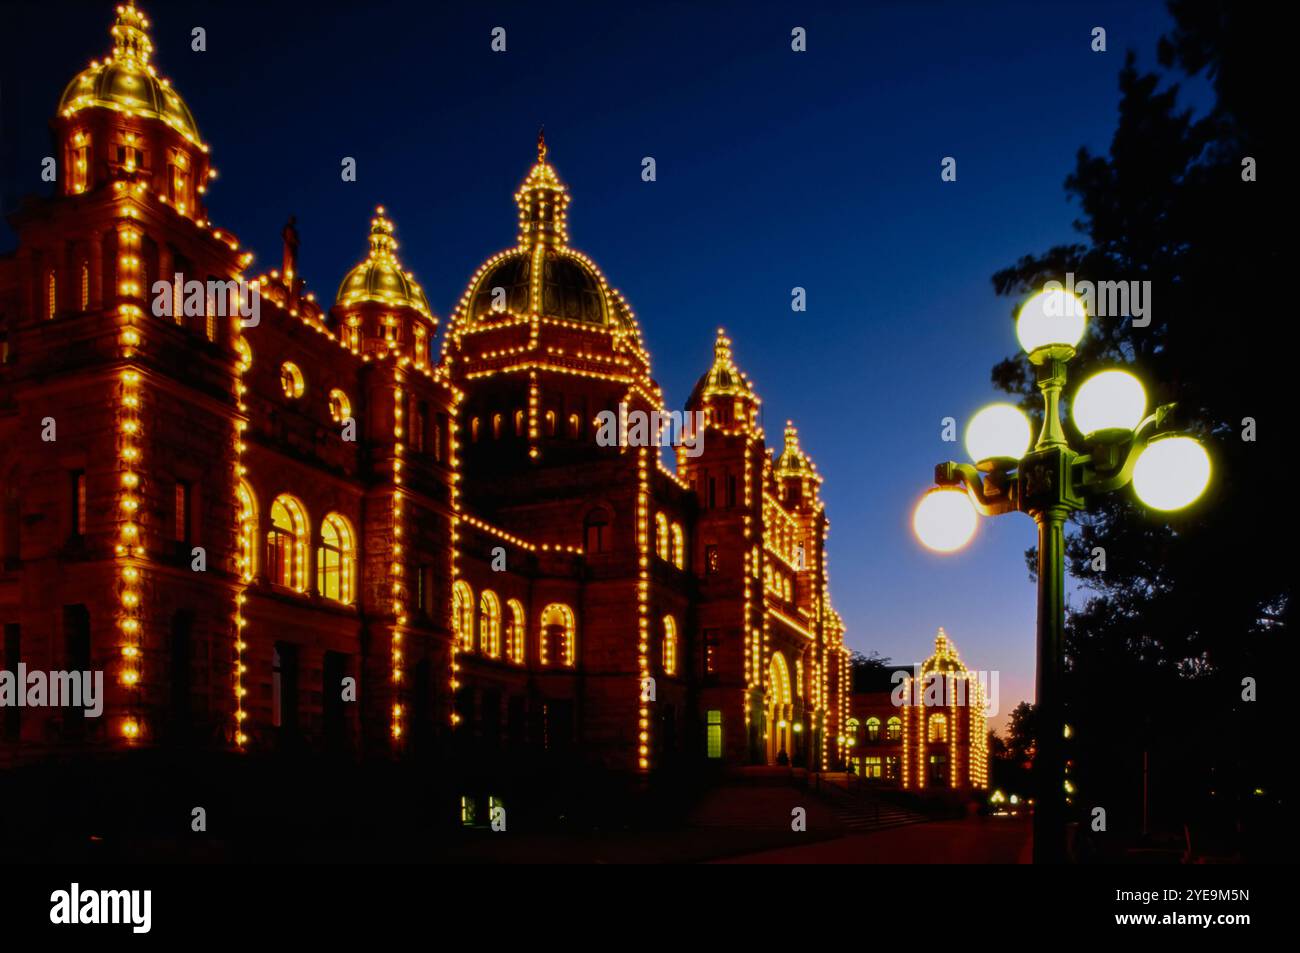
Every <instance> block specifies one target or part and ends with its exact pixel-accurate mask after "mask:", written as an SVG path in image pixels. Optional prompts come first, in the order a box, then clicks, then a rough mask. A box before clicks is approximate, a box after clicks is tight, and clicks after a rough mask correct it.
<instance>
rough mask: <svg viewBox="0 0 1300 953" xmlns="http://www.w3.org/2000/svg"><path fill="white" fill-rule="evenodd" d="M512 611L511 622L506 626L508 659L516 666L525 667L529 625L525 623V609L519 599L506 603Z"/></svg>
mask: <svg viewBox="0 0 1300 953" xmlns="http://www.w3.org/2000/svg"><path fill="white" fill-rule="evenodd" d="M506 608H507V609H509V610H510V621H509V622H508V623H507V624H506V658H508V659H509V660H510V661H512V662H514V663H515V664H516V665H523V664H524V658H525V652H526V651H527V631H528V630H527V625H526V623H525V621H524V618H525V617H524V607H523V606H522V605H520V603H519V600H518V599H511V600H510V601H509V602H507V603H506Z"/></svg>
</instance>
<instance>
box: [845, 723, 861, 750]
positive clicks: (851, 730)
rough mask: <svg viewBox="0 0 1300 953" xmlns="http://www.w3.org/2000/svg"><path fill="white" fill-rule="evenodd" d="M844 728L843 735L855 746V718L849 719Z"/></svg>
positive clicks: (856, 727)
mask: <svg viewBox="0 0 1300 953" xmlns="http://www.w3.org/2000/svg"><path fill="white" fill-rule="evenodd" d="M845 727H846V729H847V730H846V731H845V734H846V735H847V736H848V739H849V743H850V744H856V743H857V740H858V720H857V719H856V718H850V719H849V720H848V723H847V724H846V726H845Z"/></svg>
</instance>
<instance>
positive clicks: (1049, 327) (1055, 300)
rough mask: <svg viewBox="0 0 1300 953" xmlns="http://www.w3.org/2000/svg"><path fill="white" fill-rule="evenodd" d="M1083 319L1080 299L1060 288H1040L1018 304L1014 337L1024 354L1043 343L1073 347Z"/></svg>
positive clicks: (1077, 339) (1082, 326)
mask: <svg viewBox="0 0 1300 953" xmlns="http://www.w3.org/2000/svg"><path fill="white" fill-rule="evenodd" d="M1087 322H1088V312H1087V310H1086V309H1085V308H1084V306H1083V302H1082V301H1080V300H1079V299H1078V298H1077V297H1075V296H1074V295H1073V294H1071V293H1070V292H1068V291H1066V290H1065V289H1063V288H1058V289H1055V290H1052V291H1040V292H1039V293H1038V294H1036V295H1034V296H1033V297H1032V298H1030V299H1029V300H1028V301H1026V302H1025V303H1024V305H1023V306H1021V308H1020V313H1019V314H1018V315H1017V316H1016V337H1018V338H1020V346H1021V347H1022V348H1024V349H1025V353H1026V354H1033V353H1034V352H1035V351H1037V350H1040V349H1041V348H1045V347H1052V346H1058V347H1074V346H1075V345H1076V344H1078V343H1079V339H1080V338H1082V337H1083V329H1084V326H1085V325H1086V324H1087Z"/></svg>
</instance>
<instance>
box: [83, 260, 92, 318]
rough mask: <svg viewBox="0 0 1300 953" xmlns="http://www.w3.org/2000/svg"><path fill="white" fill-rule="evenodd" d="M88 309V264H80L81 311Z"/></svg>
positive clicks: (84, 262)
mask: <svg viewBox="0 0 1300 953" xmlns="http://www.w3.org/2000/svg"><path fill="white" fill-rule="evenodd" d="M89 308H90V262H86V261H83V262H82V263H81V310H82V311H86V310H88V309H89Z"/></svg>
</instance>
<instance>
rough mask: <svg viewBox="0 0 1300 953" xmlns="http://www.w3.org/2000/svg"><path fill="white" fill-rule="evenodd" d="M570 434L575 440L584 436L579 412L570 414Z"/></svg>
mask: <svg viewBox="0 0 1300 953" xmlns="http://www.w3.org/2000/svg"><path fill="white" fill-rule="evenodd" d="M569 436H570V437H572V438H573V439H574V440H577V439H578V438H579V437H581V436H582V418H581V417H579V416H578V415H577V414H569Z"/></svg>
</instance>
